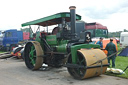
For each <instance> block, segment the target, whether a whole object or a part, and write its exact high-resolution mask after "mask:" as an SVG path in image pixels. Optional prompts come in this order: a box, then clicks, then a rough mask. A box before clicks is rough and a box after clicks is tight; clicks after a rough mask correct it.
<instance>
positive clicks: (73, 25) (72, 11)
mask: <svg viewBox="0 0 128 85" xmlns="http://www.w3.org/2000/svg"><path fill="white" fill-rule="evenodd" d="M69 9H70V18H71V33H72V39H73V40H74V39H75V36H76V34H75V29H76V13H75V9H76V7H75V6H70V7H69Z"/></svg>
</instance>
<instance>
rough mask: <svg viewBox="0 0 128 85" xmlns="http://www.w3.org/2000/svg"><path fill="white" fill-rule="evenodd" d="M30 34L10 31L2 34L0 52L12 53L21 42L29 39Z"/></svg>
mask: <svg viewBox="0 0 128 85" xmlns="http://www.w3.org/2000/svg"><path fill="white" fill-rule="evenodd" d="M29 35H30V34H29V32H22V31H18V30H17V29H10V30H5V31H3V32H1V34H0V50H4V51H11V50H12V48H14V47H16V46H17V45H18V43H19V42H21V41H24V40H28V39H29Z"/></svg>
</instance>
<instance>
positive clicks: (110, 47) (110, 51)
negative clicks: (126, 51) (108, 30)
mask: <svg viewBox="0 0 128 85" xmlns="http://www.w3.org/2000/svg"><path fill="white" fill-rule="evenodd" d="M105 50H107V51H108V54H107V56H109V55H111V54H113V53H115V52H117V50H116V46H115V44H114V43H113V39H112V38H110V42H109V43H108V44H107V46H106V48H105ZM111 59H112V67H113V68H115V59H116V54H115V55H113V56H111V57H108V63H109V64H110V60H111Z"/></svg>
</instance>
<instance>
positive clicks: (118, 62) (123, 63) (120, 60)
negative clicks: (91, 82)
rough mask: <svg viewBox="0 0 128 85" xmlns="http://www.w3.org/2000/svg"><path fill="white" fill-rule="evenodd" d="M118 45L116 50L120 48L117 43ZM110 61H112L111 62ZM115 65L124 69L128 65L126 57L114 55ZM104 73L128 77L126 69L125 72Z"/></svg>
mask: <svg viewBox="0 0 128 85" xmlns="http://www.w3.org/2000/svg"><path fill="white" fill-rule="evenodd" d="M117 46H118V50H120V49H121V48H120V46H119V44H118V45H117ZM111 63H112V62H111ZM115 65H116V67H115V68H117V69H121V70H124V69H125V68H126V67H127V66H128V57H124V56H117V57H116V61H115ZM105 74H106V75H112V76H117V77H123V78H128V69H127V70H126V71H125V74H122V75H120V74H113V73H108V72H107V73H105Z"/></svg>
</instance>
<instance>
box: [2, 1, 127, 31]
mask: <svg viewBox="0 0 128 85" xmlns="http://www.w3.org/2000/svg"><path fill="white" fill-rule="evenodd" d="M69 6H76V13H77V14H80V15H81V16H82V20H84V21H85V22H99V23H101V24H103V25H105V26H107V27H108V30H109V32H115V31H123V29H127V30H128V25H127V22H128V0H0V11H1V12H0V30H6V29H20V28H21V24H22V23H25V22H28V21H32V20H35V19H39V18H42V17H46V16H49V15H52V14H55V13H59V12H69Z"/></svg>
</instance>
